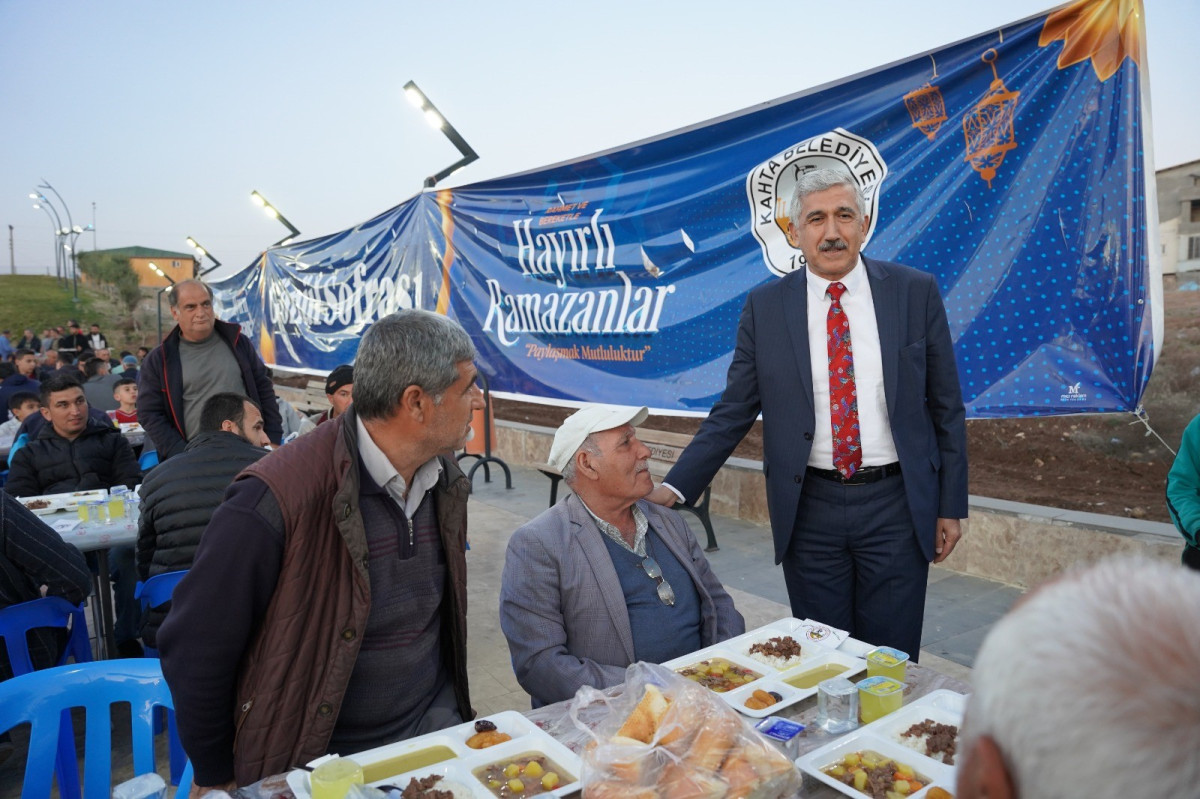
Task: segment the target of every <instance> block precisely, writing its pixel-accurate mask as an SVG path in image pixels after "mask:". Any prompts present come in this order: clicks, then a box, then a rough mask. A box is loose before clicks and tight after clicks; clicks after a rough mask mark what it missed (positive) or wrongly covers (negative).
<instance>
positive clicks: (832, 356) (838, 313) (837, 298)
mask: <svg viewBox="0 0 1200 799" xmlns="http://www.w3.org/2000/svg"><path fill="white" fill-rule="evenodd" d="M826 293H827V294H828V295H829V298H830V299H831V300H832V302H831V303H830V304H829V314H828V315H827V316H826V317H825V330H826V333H827V334H828V347H829V416H830V421H831V422H832V423H833V466H834V468H835V469H837V470H838V471H839V472H841V473H842V477H851V476H853V475H854V473H855V472H857V471H858V469H859V467H860V466H862V445H861V442H860V441H859V431H858V392H857V391H856V390H855V388H854V354H853V352H852V351H851V349H850V320H849V319H847V318H846V311H845V309H844V308H842V295H843V294H845V293H846V287H845V286H844V285H842V284H841V283H830V284H829V288H828V289H827V290H826Z"/></svg>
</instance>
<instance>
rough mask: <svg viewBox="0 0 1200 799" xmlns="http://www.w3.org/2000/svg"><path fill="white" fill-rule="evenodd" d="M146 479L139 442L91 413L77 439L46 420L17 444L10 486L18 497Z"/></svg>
mask: <svg viewBox="0 0 1200 799" xmlns="http://www.w3.org/2000/svg"><path fill="white" fill-rule="evenodd" d="M141 479H142V470H141V469H139V468H138V462H137V458H135V457H134V456H133V448H132V447H130V446H129V442H128V441H126V440H125V438H124V437H123V436H122V435H121V431H120V430H118V429H117V428H115V427H113V425H112V422H109V423H107V424H105V423H102V422H98V421H96V420H95V419H93V418H90V417H89V418H88V423H87V427H85V428H83V432H82V433H80V434H79V436H78V437H77V438H76V439H75V440H74V441H68V440H67V439H65V438H63V437H62V436H60V435H59V434H58V433H56V432H54V425H52V424H45V425H42V428H41V429H40V430H39V431H38V434H37V438H35V439H34V440H33V441H30V442H29V443H28V444H26V445H25V446H24V447H21V449H19V450H17V454H16V455H14V456H13V462H12V467H11V468H10V470H9V473H8V482H7V483H5V484H4V490H5V491H7V492H8V493H9V494H12V495H13V496H17V497H36V496H38V495H40V494H57V493H60V492H64V491H86V490H88V489H92V488H112V487H113V486H118V485H125V486H128V487H129V488H133V487H134V486H136V485H137V484H138V483H139V482H140V481H141Z"/></svg>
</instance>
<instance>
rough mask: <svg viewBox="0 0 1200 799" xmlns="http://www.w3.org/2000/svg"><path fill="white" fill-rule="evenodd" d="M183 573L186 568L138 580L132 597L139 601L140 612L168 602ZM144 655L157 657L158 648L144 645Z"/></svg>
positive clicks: (185, 572) (185, 571)
mask: <svg viewBox="0 0 1200 799" xmlns="http://www.w3.org/2000/svg"><path fill="white" fill-rule="evenodd" d="M185 574H187V569H182V570H181V571H175V572H165V573H163V574H156V575H154V576H153V577H151V578H150V579H149V580H146V581H145V582H141V581H138V584H137V588H135V589H133V597H134V599H138V600H140V601H141V604H142V612H143V613H145V612H146V609H147V608H157V607H159V606H161V605H163V604H164V603H166V602H170V601H171V594H173V593H175V586H176V585H178V584H179V581H180V580H182V579H183V575H185ZM146 656H147V657H158V650H156V649H151V648H150V647H146Z"/></svg>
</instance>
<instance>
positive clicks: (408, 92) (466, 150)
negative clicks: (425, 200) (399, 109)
mask: <svg viewBox="0 0 1200 799" xmlns="http://www.w3.org/2000/svg"><path fill="white" fill-rule="evenodd" d="M404 96H405V97H407V98H408V101H409V102H410V103H412V104H413V105H414V106H416V107H417V108H419V109H421V111H423V112H424V116H425V121H426V122H428V123H429V124H430V125H431V126H433V127H435V128H437V129H438V130H440V131H441V132H442V133H444V134H446V138H447V139H449V140H450V143H451V144H453V145H454V146H455V147H456V148H458V151H459V152H460V153H462V158H460V159H458V160H457V161H455V162H454V163H453V164H451V165H450V166H448V167H446V168H445V169H443V170H442V171H441V172H438V173H437V174H435V175H430V176H429V177H427V178H425V188H427V189H429V188H433V187H434V186H436V185H437V182H438V181H439V180H441V179H443V178H446V177H449V176H450V175H452V174H453V173H455V172H457V171H458V170H460V169H462V168H463V167H464V166H466V165H467V164H469V163H471V162H472V161H476V160H478V159H479V154H478V153H476V152H475V151H474V150H473V149H471V145H469V144H467V140H466V139H464V138H463V137H462V135H461V134H460V133H459V132H458V131H457V130H455V129H454V126H453V125H451V124H450V123H449V122H448V121H447V120H446V117H445V116H444V115H443V114H442V113H441V112H440V111H438V110H437V106H435V105H434V104H433V102H432V101H431V100H430V99H429V98H428V97H426V96H425V92H423V91H421V90H420V89H419V88H418V87H417V84H416V83H414V82H413V81H411V80H410V81H409V82H408V83H406V84H404Z"/></svg>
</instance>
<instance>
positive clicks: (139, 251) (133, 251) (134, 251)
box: [95, 247, 196, 261]
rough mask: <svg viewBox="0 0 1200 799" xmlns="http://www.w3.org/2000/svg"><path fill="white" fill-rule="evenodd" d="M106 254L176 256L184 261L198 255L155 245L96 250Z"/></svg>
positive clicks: (191, 259) (151, 256) (127, 256)
mask: <svg viewBox="0 0 1200 799" xmlns="http://www.w3.org/2000/svg"><path fill="white" fill-rule="evenodd" d="M95 252H97V253H103V254H104V255H117V256H122V257H126V258H175V259H178V260H183V261H194V260H196V256H195V255H192V254H191V253H186V252H171V251H170V250H156V249H154V248H153V247H117V248H116V249H113V250H96V251H95Z"/></svg>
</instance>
